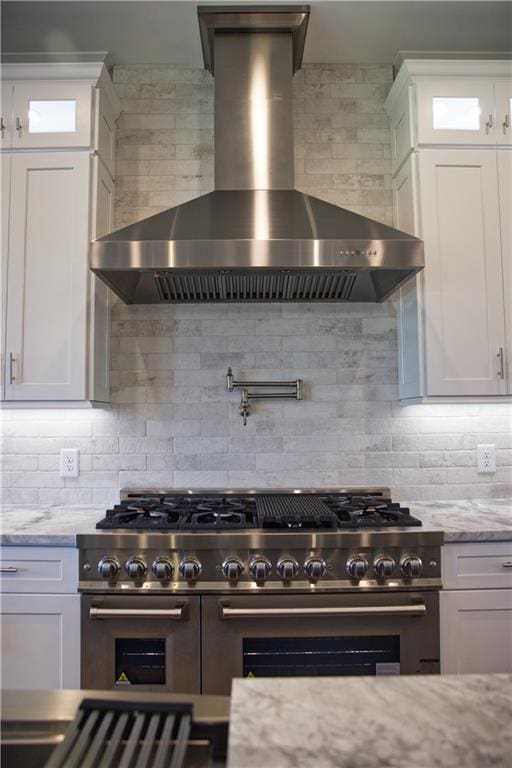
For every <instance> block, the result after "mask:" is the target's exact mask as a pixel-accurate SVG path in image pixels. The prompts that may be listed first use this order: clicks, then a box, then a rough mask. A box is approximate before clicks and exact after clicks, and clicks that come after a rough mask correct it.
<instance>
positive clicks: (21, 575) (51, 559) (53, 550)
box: [0, 547, 78, 594]
mask: <svg viewBox="0 0 512 768" xmlns="http://www.w3.org/2000/svg"><path fill="white" fill-rule="evenodd" d="M0 569H1V570H0V583H1V586H2V592H32V593H34V592H37V593H49V594H51V593H56V592H69V593H75V592H76V591H77V584H78V552H77V550H76V549H66V548H64V547H2V548H1V549H0Z"/></svg>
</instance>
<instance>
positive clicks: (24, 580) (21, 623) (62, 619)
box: [0, 547, 80, 690]
mask: <svg viewBox="0 0 512 768" xmlns="http://www.w3.org/2000/svg"><path fill="white" fill-rule="evenodd" d="M0 557H1V565H0V582H1V588H2V601H1V608H0V618H1V635H0V644H1V680H0V683H1V686H2V688H4V689H18V690H21V689H39V690H43V689H49V690H52V689H56V688H80V596H79V595H78V594H77V583H78V551H77V550H76V549H71V548H65V547H3V548H2V550H1V551H0Z"/></svg>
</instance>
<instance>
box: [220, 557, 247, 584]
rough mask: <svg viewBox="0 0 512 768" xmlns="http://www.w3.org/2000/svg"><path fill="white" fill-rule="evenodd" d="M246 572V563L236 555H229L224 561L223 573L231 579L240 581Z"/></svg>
mask: <svg viewBox="0 0 512 768" xmlns="http://www.w3.org/2000/svg"><path fill="white" fill-rule="evenodd" d="M243 572H244V564H243V563H242V562H241V561H240V560H238V559H237V558H236V557H228V558H227V559H226V560H224V562H223V563H222V573H223V574H224V576H225V577H226V579H229V581H238V579H239V578H240V576H241V575H242V573H243Z"/></svg>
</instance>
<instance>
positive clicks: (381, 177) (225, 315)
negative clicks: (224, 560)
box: [2, 65, 512, 505]
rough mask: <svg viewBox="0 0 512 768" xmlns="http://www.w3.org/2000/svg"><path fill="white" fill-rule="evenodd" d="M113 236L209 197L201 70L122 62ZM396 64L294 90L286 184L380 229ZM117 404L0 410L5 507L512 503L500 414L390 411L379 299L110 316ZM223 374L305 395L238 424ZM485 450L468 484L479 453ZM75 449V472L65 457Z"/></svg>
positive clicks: (391, 316) (392, 328)
mask: <svg viewBox="0 0 512 768" xmlns="http://www.w3.org/2000/svg"><path fill="white" fill-rule="evenodd" d="M114 80H115V83H116V87H117V89H118V91H119V94H120V96H121V98H122V104H123V112H122V114H121V117H120V120H119V132H118V147H117V158H118V160H117V171H116V212H115V213H116V226H122V225H123V224H127V223H130V222H132V221H136V220H137V219H140V218H143V217H144V216H149V215H151V214H153V213H157V212H159V211H160V210H162V209H164V208H166V207H169V206H172V205H176V204H178V203H180V202H183V201H185V200H187V199H190V198H192V197H195V196H197V195H199V194H201V193H204V192H208V191H210V190H211V189H212V188H213V87H212V80H211V78H210V76H209V75H208V74H207V73H205V72H204V71H202V70H199V69H197V70H196V69H186V68H180V67H146V66H130V67H118V68H116V69H115V70H114ZM390 82H391V67H390V66H387V65H386V66H384V65H383V66H374V65H372V66H357V65H308V66H305V67H304V69H303V70H302V71H301V72H300V73H298V74H297V75H296V77H295V118H294V119H295V156H296V160H295V162H296V184H297V188H298V189H300V190H303V191H306V192H309V193H311V194H313V195H316V196H318V197H322V198H323V199H325V200H328V201H329V202H332V203H335V204H340V205H343V206H344V207H347V208H350V209H352V210H354V211H357V212H359V213H362V214H364V215H367V216H370V217H373V218H375V219H378V220H380V221H383V222H385V223H388V224H390V223H392V200H391V164H390V159H389V131H388V121H387V117H386V115H385V112H384V108H383V102H384V98H385V95H386V93H387V91H388V89H389V85H390ZM111 342H112V343H111V348H112V360H111V362H112V372H111V381H112V401H113V404H112V407H110V408H108V409H93V410H89V409H87V410H79V409H66V410H54V409H52V410H38V411H34V410H14V409H13V410H4V411H3V412H2V417H3V425H2V431H3V455H2V498H3V501H4V502H7V503H10V502H21V503H26V504H32V503H33V504H41V505H46V504H89V503H95V504H102V505H103V504H105V505H106V504H111V503H114V502H115V501H116V500H117V499H118V497H119V489H120V488H123V487H128V486H131V487H151V486H158V487H162V486H174V487H191V488H208V487H212V488H213V487H217V488H221V487H247V486H250V487H321V486H366V485H373V486H380V485H384V486H390V487H391V489H392V492H393V496H394V497H395V498H397V499H409V500H414V499H443V498H445V499H450V498H484V497H502V496H510V495H512V436H511V419H512V408H511V406H510V405H507V404H479V405H477V404H467V405H466V404H458V405H457V404H454V405H415V406H407V407H405V408H404V407H401V406H400V405H399V404H398V401H397V383H396V382H397V342H396V321H395V310H394V306H393V304H392V303H391V302H387V303H385V304H382V305H372V304H350V305H335V304H319V305H316V304H254V305H251V304H247V305H242V304H232V305H228V304H223V305H215V306H214V305H208V304H206V305H190V306H185V305H181V306H176V307H170V306H163V307H160V306H132V307H128V306H125V305H124V304H122V303H121V302H118V301H116V302H115V304H114V307H113V313H112V331H111ZM228 365H231V366H232V367H233V370H234V372H235V375H236V376H237V377H238V378H240V379H243V378H248V377H250V378H252V379H294V378H297V377H300V378H302V379H303V380H304V382H305V391H306V399H305V400H304V401H302V402H294V401H291V400H290V401H283V402H271V401H260V402H256V403H255V404H254V406H253V414H252V415H251V416H250V418H249V422H248V425H247V426H246V427H243V426H242V422H241V419H240V417H239V415H238V403H239V396H240V395H239V393H238V392H234V393H228V392H226V390H225V386H224V383H225V374H226V369H227V367H228ZM481 442H490V443H495V444H496V459H497V471H496V473H495V474H493V475H478V474H477V471H476V445H477V444H478V443H481ZM69 447H77V448H79V450H80V477H79V478H78V479H76V480H69V479H67V480H62V479H61V478H60V477H59V451H60V449H61V448H69Z"/></svg>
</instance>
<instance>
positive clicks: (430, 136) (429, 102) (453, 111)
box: [416, 78, 496, 146]
mask: <svg viewBox="0 0 512 768" xmlns="http://www.w3.org/2000/svg"><path fill="white" fill-rule="evenodd" d="M416 88H417V91H416V94H417V106H418V144H464V145H467V146H468V145H469V146H471V145H475V144H495V143H496V135H495V129H496V126H495V120H496V117H495V111H494V84H493V82H492V81H491V80H483V79H482V80H480V79H472V78H457V79H448V78H447V79H445V78H443V79H442V80H441V79H439V80H424V81H420V82H418V83H417V85H416Z"/></svg>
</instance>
